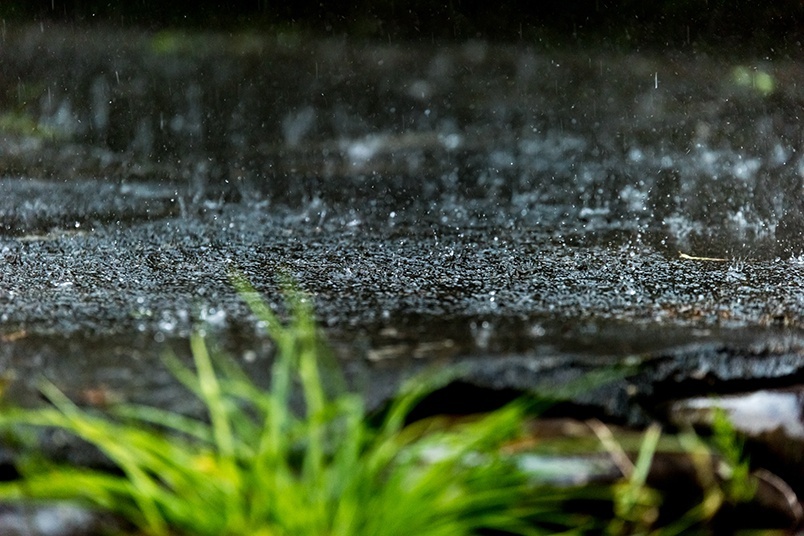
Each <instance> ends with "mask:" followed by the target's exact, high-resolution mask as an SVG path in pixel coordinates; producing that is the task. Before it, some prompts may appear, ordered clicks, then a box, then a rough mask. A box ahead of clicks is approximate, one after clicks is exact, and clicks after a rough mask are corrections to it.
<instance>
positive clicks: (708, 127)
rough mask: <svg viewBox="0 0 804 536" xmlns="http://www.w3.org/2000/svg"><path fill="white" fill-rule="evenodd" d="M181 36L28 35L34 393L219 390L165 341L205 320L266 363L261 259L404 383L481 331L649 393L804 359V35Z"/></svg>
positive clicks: (508, 379)
mask: <svg viewBox="0 0 804 536" xmlns="http://www.w3.org/2000/svg"><path fill="white" fill-rule="evenodd" d="M168 37H171V36H166V35H163V34H162V35H149V34H134V33H131V34H130V35H128V39H112V38H111V37H110V36H109V34H108V33H104V32H103V31H94V33H93V32H85V33H82V34H80V35H76V34H74V33H71V32H70V30H69V29H66V28H61V27H41V28H40V27H36V28H12V29H11V30H9V32H8V34H7V36H6V47H5V48H4V49H3V51H2V52H0V55H2V66H3V69H4V71H5V73H6V74H7V75H8V76H7V77H6V78H5V80H6V81H5V82H3V83H4V84H5V86H4V87H3V88H2V89H3V90H4V93H3V95H4V97H3V99H4V100H3V101H2V106H3V109H4V110H7V112H6V115H5V117H7V118H12V119H14V121H11V119H8V120H7V121H5V122H4V123H3V124H5V125H6V126H5V127H4V129H5V130H3V131H2V133H1V136H2V137H0V141H1V142H2V143H0V171H2V179H0V191H1V192H2V194H1V197H0V341H2V344H0V369H2V371H3V375H4V377H6V378H8V379H10V380H11V384H10V387H9V391H8V393H9V394H8V396H10V397H11V398H12V399H13V400H16V401H20V402H23V403H26V404H28V403H36V402H37V398H38V397H37V390H36V385H37V382H38V380H39V378H41V377H42V376H45V377H48V378H50V379H51V380H53V381H55V382H56V383H57V385H59V386H60V387H61V388H62V389H64V390H65V391H66V392H67V393H68V394H70V395H71V396H73V397H75V398H76V399H78V400H79V401H83V402H85V403H88V404H92V403H95V402H97V396H98V393H107V394H109V396H111V397H112V398H116V399H126V400H133V401H144V402H149V403H155V404H158V405H163V406H169V407H172V408H176V409H180V410H184V409H188V410H192V409H193V405H192V402H191V401H188V399H187V396H186V394H185V393H184V392H183V391H181V390H179V389H178V388H177V386H176V384H175V382H173V381H172V380H171V378H170V376H169V374H167V372H165V371H164V369H163V368H162V367H161V365H160V363H161V359H162V356H163V355H164V353H165V352H166V351H167V350H168V349H170V350H172V351H174V352H177V353H179V354H180V355H185V356H186V355H187V348H186V346H187V344H186V338H187V337H188V335H189V334H190V333H191V332H192V331H193V330H194V329H199V328H203V329H205V330H206V331H207V333H209V335H210V337H211V338H212V339H213V340H215V341H216V342H217V344H219V345H220V346H221V347H223V348H224V349H226V350H227V351H228V352H230V353H232V354H233V355H234V356H235V357H237V358H239V359H242V361H243V362H244V364H245V365H246V366H247V367H248V369H249V370H250V371H251V373H252V374H254V375H255V377H257V378H265V377H266V376H267V368H268V363H269V360H270V356H271V345H270V343H269V342H268V341H267V340H266V338H265V337H264V336H263V335H261V334H260V332H259V329H258V328H257V327H256V325H255V324H256V323H255V319H254V318H253V317H252V316H251V314H250V313H249V311H248V310H247V308H246V307H245V305H244V304H243V302H242V300H241V299H240V298H239V297H238V296H237V294H236V293H235V291H234V290H233V287H232V285H231V282H230V279H229V273H230V272H231V271H232V270H237V271H238V272H240V273H242V274H243V275H245V276H246V277H247V278H248V279H249V280H250V281H251V282H252V283H253V284H254V285H255V287H256V288H257V289H258V290H259V291H260V292H262V293H263V295H264V296H265V299H266V301H267V302H268V303H269V304H270V305H271V306H272V307H273V308H275V309H276V310H277V311H278V312H280V313H283V312H284V301H283V295H282V291H281V282H282V280H283V278H284V277H286V276H289V277H290V278H291V279H292V280H293V281H294V282H295V283H296V284H297V285H298V287H299V288H300V289H302V290H303V291H304V292H305V293H307V294H308V295H309V296H310V297H311V299H312V300H313V302H314V304H315V310H316V315H317V319H318V322H319V324H320V326H321V328H322V330H323V332H324V334H325V335H326V337H327V339H328V340H329V341H330V344H331V346H332V348H333V351H334V354H335V355H336V357H337V358H338V359H339V360H340V361H341V362H342V363H343V366H344V369H345V371H346V372H347V374H348V376H349V377H350V379H352V380H353V383H354V384H355V385H356V386H357V387H358V388H359V389H361V390H362V391H363V392H364V394H365V395H366V398H367V399H368V400H369V404H370V406H371V407H375V408H376V407H379V406H380V405H381V404H382V403H383V402H384V401H386V400H387V399H388V397H389V396H391V395H392V393H393V392H394V390H395V388H396V386H397V385H398V384H399V382H400V381H401V379H402V378H405V377H409V376H411V375H413V374H416V373H419V372H422V371H426V370H428V369H432V368H434V367H442V366H444V365H447V364H456V363H463V364H464V365H465V366H466V367H465V368H464V369H461V370H462V371H463V372H462V374H463V377H462V381H463V382H465V383H467V384H471V385H473V386H476V387H479V388H481V389H486V390H495V391H500V390H505V389H511V390H513V391H516V392H522V391H538V390H544V389H548V388H552V387H555V386H556V385H565V384H571V383H572V382H573V381H576V380H577V379H578V378H580V377H583V376H584V375H587V374H590V373H594V372H599V371H607V370H608V371H610V370H612V369H613V368H614V369H616V368H617V367H620V366H624V365H627V366H629V367H631V368H630V369H629V370H630V371H631V372H629V376H628V377H627V378H625V379H623V378H620V379H618V380H616V381H614V382H613V383H610V384H605V385H603V386H601V387H599V388H597V389H592V390H590V391H587V392H584V393H583V394H578V393H575V396H576V401H577V402H578V407H579V408H583V411H586V412H588V413H589V414H593V415H595V416H599V417H603V418H605V419H608V420H612V421H618V422H627V423H632V424H644V423H645V422H647V421H648V420H650V419H655V418H658V419H660V420H664V419H666V418H667V415H666V407H667V404H668V402H669V401H672V400H675V399H678V398H685V397H691V396H697V395H701V394H709V393H729V392H741V391H746V390H747V391H751V390H754V389H759V388H776V387H795V386H799V385H800V384H801V380H802V377H803V376H804V337H803V336H802V332H801V326H802V322H804V257H802V256H801V255H802V253H803V252H804V241H802V238H801V229H802V226H803V225H802V223H801V221H803V220H802V218H801V207H800V195H799V193H800V190H801V184H802V177H804V158H803V157H802V154H801V151H802V148H804V137H802V131H801V129H800V125H799V123H800V120H799V116H800V113H801V110H802V109H803V108H804V93H802V91H804V67H803V66H802V64H801V63H800V62H799V61H796V60H795V59H791V57H790V56H785V55H782V54H780V55H779V57H773V58H771V57H767V58H765V57H757V58H745V57H740V58H733V57H729V56H728V54H725V53H724V54H723V55H722V56H716V55H712V54H711V53H698V52H697V51H695V50H681V51H670V52H666V53H657V52H655V51H654V52H645V53H639V52H634V51H616V50H594V51H593V50H565V49H561V50H543V49H539V48H538V47H537V46H532V45H527V44H518V45H493V44H489V43H484V42H468V43H462V44H455V43H451V44H442V45H433V44H429V43H428V44H366V43H350V42H349V41H348V40H346V39H342V40H329V41H310V42H307V41H305V40H304V39H302V38H301V37H299V36H296V35H286V36H279V37H276V38H268V37H265V36H246V37H247V38H242V39H227V38H226V37H223V36H217V37H215V38H214V39H212V38H211V40H210V39H206V40H204V41H203V42H202V41H195V40H194V38H193V37H192V36H182V35H177V36H172V37H171V39H168ZM210 42H211V43H212V44H211V45H210V44H209V43H210ZM437 410H438V408H435V409H434V411H437ZM459 410H460V409H459V408H458V409H457V411H459ZM576 410H577V411H581V410H579V409H577V408H576Z"/></svg>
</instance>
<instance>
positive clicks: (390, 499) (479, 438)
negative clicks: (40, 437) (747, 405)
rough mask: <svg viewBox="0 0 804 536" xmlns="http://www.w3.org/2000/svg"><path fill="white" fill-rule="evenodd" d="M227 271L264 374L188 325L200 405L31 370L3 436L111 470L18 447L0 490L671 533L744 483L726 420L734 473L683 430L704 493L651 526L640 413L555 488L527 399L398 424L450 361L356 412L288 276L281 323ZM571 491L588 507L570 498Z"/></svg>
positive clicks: (142, 522) (261, 527)
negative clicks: (84, 397)
mask: <svg viewBox="0 0 804 536" xmlns="http://www.w3.org/2000/svg"><path fill="white" fill-rule="evenodd" d="M234 285H235V287H236V288H237V290H238V292H239V293H240V295H241V296H242V298H243V299H244V300H245V301H246V303H247V304H248V305H249V306H250V308H251V310H252V311H253V312H254V314H255V316H257V318H258V319H259V321H260V323H261V325H263V326H265V329H266V331H267V333H268V335H269V336H270V337H271V339H272V340H273V342H274V344H275V346H276V358H275V359H274V361H273V364H272V370H271V383H270V387H269V389H267V390H265V389H262V388H260V387H259V386H257V385H255V384H254V383H253V382H252V381H251V379H250V378H249V377H248V376H247V375H246V374H245V372H244V371H243V370H242V369H241V368H240V367H239V366H237V364H235V363H234V362H233V361H232V360H228V359H226V358H225V357H223V356H219V355H216V354H213V353H210V351H209V347H208V346H207V344H206V342H205V339H204V338H203V336H202V334H200V333H197V334H195V335H193V336H192V337H191V340H190V346H191V350H192V355H193V367H188V366H187V365H185V364H183V363H181V362H180V361H179V360H178V359H176V358H169V359H167V360H166V363H167V365H168V366H169V367H170V368H171V370H172V372H173V373H174V375H175V376H176V378H177V379H178V380H179V381H180V382H181V383H182V384H183V385H184V386H185V387H186V388H187V389H188V391H189V392H190V393H192V394H193V395H194V396H196V397H198V398H199V399H200V400H201V401H202V403H203V405H204V407H205V408H206V413H207V414H206V416H203V417H201V418H195V417H191V416H186V415H181V414H177V413H174V412H170V411H166V410H162V409H159V408H155V407H149V406H141V405H130V404H128V405H125V404H124V405H117V406H114V407H112V408H109V409H107V411H106V412H105V413H101V412H99V411H97V410H87V409H83V408H79V407H78V406H76V405H75V404H74V403H73V402H72V401H70V400H69V399H68V398H67V397H66V396H65V395H64V394H63V393H62V392H61V391H59V389H58V388H57V387H56V386H55V385H53V384H52V383H47V382H46V383H43V385H42V393H43V394H44V396H45V397H46V398H47V399H48V400H49V401H50V403H51V404H50V406H49V407H45V408H40V409H15V408H5V409H4V410H3V412H2V413H1V414H0V428H2V429H4V430H9V429H10V430H11V431H13V432H16V433H17V434H18V435H19V436H20V437H24V436H25V433H26V432H28V431H29V430H30V429H43V428H44V429H59V430H62V431H66V432H67V433H69V434H72V435H74V436H76V437H78V438H80V439H82V440H84V441H86V442H88V443H90V444H91V445H94V446H95V447H97V448H98V449H99V450H100V451H101V452H103V453H104V454H105V455H106V456H107V457H108V459H109V460H110V461H111V462H112V463H113V464H114V465H115V466H116V468H117V469H118V471H117V472H109V471H103V470H96V469H91V468H85V467H77V466H69V465H59V464H55V463H52V462H50V461H48V460H46V459H43V458H42V457H41V456H39V455H37V454H36V449H28V450H27V451H26V452H25V453H24V455H23V457H22V458H21V459H20V460H19V465H18V469H19V471H20V472H21V474H22V478H21V479H19V480H15V481H11V482H2V483H0V502H2V501H5V502H8V501H23V502H36V501H53V500H70V501H78V502H80V503H82V504H85V505H87V506H89V507H91V508H95V509H98V510H102V511H108V512H112V513H115V514H117V515H118V516H120V517H121V518H122V519H124V520H127V521H128V522H129V523H130V524H131V525H133V526H134V527H135V529H136V530H137V531H138V532H137V534H138V535H140V536H308V535H309V536H396V535H399V536H403V535H404V536H407V535H411V534H415V535H418V536H462V535H471V534H498V535H512V534H514V535H515V534H521V535H525V536H534V535H540V534H601V533H603V534H610V535H612V536H614V535H625V534H655V535H657V536H658V535H661V536H670V535H674V534H682V533H688V532H689V530H690V529H692V528H693V527H698V526H700V525H701V524H702V523H703V524H705V523H706V522H707V521H708V520H710V519H711V518H712V517H713V516H714V514H715V513H716V511H717V510H718V509H719V508H720V506H721V505H722V504H723V503H724V501H729V500H731V501H734V502H740V501H744V500H747V499H749V498H750V496H751V495H752V493H753V488H752V482H753V481H752V480H751V478H750V476H749V474H748V472H749V468H748V465H747V463H746V462H745V461H744V458H743V457H742V448H741V444H740V443H739V440H738V438H737V436H736V434H735V432H734V430H733V429H732V428H730V427H729V426H728V423H727V421H725V419H721V421H719V424H718V425H717V427H716V432H717V434H716V442H717V443H718V446H719V447H720V449H721V451H722V452H725V456H724V457H725V458H726V460H725V461H726V462H729V464H730V466H731V467H733V468H734V470H733V471H732V472H733V475H732V476H735V477H736V478H733V479H731V480H729V479H728V478H726V481H727V487H726V492H723V490H722V488H721V486H720V484H719V483H718V482H717V479H716V478H715V475H714V474H713V473H712V471H711V469H710V466H711V459H712V458H711V455H712V454H711V450H709V449H707V448H705V447H704V446H703V444H702V443H701V442H700V441H698V440H697V439H696V438H692V437H691V436H683V435H682V436H681V437H680V438H679V439H682V440H683V439H684V438H685V437H686V438H687V441H688V442H690V444H689V445H688V446H687V447H686V449H685V450H686V452H687V454H688V455H690V456H691V457H692V458H693V459H694V460H698V463H697V466H699V471H698V477H699V479H701V483H702V487H703V489H704V491H705V493H704V499H703V500H702V502H701V503H700V504H699V505H697V506H696V507H695V508H693V509H692V510H691V511H689V512H687V514H685V516H684V518H683V519H680V520H677V521H674V522H671V523H669V524H667V525H665V526H662V527H657V526H656V522H657V517H658V514H659V508H660V506H661V502H662V498H661V497H660V496H659V495H658V493H657V492H656V491H655V490H653V489H651V488H650V487H649V486H648V485H647V480H648V475H649V471H650V468H651V464H652V460H653V458H654V455H655V454H656V453H657V452H659V451H660V450H661V449H662V448H664V447H662V446H661V443H660V439H661V437H660V436H661V432H660V429H659V428H658V427H656V426H652V427H649V428H648V429H647V430H646V431H645V434H644V436H643V437H642V439H641V442H640V446H639V448H638V453H637V456H636V460H635V461H631V459H630V458H629V456H628V454H627V453H626V451H625V450H624V449H623V447H621V446H620V444H619V443H618V442H617V440H615V438H614V436H613V435H612V433H611V430H610V429H609V428H608V427H606V426H605V425H603V424H602V423H598V424H595V423H594V422H590V423H588V425H589V426H590V427H591V428H592V429H593V431H594V432H595V434H596V435H597V437H598V441H599V444H598V446H599V447H601V448H602V450H603V452H606V453H608V455H609V456H610V458H611V460H612V461H613V462H614V463H615V464H616V465H617V466H618V467H619V468H620V469H621V472H622V474H623V475H624V478H623V479H621V480H620V481H619V482H617V483H615V484H614V485H599V486H594V485H585V486H563V487H562V486H557V485H551V484H549V481H550V478H549V476H548V473H547V472H544V473H539V470H538V469H536V470H534V469H532V468H531V469H527V468H526V467H525V466H526V465H527V464H526V463H524V459H523V458H518V457H517V455H516V452H517V448H518V447H517V446H516V445H517V444H518V442H523V443H522V444H528V441H533V440H534V439H533V438H528V436H527V432H526V430H525V428H526V426H525V425H526V422H527V417H528V415H527V414H528V413H529V412H530V411H531V410H532V408H533V406H532V405H529V404H527V403H526V402H524V401H522V400H520V401H516V402H514V403H511V404H509V405H507V406H505V407H503V408H501V409H499V410H496V411H494V412H491V413H488V414H486V415H484V416H480V417H475V418H466V419H461V420H458V421H457V422H456V421H455V420H448V419H445V418H431V419H427V420H423V421H418V422H414V423H413V424H407V417H408V415H409V413H410V411H411V410H412V409H413V408H414V407H415V406H416V404H417V403H418V402H419V401H421V400H422V399H423V398H424V397H425V396H427V395H428V394H430V393H431V392H432V391H433V390H434V389H437V388H439V387H441V386H443V385H445V384H446V383H447V382H449V381H450V380H451V379H452V378H453V375H454V371H452V372H450V371H445V372H442V373H439V374H437V375H434V376H432V377H430V378H428V379H422V378H417V379H416V380H415V381H411V382H408V383H407V384H405V385H403V387H402V388H401V390H400V392H399V394H398V396H397V398H396V399H395V401H394V402H393V403H392V405H391V407H390V409H389V410H388V411H387V412H385V413H384V417H383V418H382V419H383V420H382V422H381V423H379V424H373V423H374V419H370V418H369V415H368V414H367V411H366V408H365V407H364V402H363V399H362V397H361V396H360V395H358V394H356V393H352V392H349V391H347V390H346V389H343V388H340V389H334V388H331V387H330V385H332V384H336V385H342V383H343V382H342V381H339V379H338V378H333V376H337V371H334V370H330V369H324V368H323V367H322V366H321V363H320V358H321V355H322V349H323V343H322V341H321V339H320V337H319V333H318V330H317V328H316V325H315V322H314V316H313V312H312V309H311V305H310V302H309V300H307V299H306V298H305V297H304V296H303V295H301V294H300V293H298V292H292V291H291V292H289V293H288V301H289V312H290V314H289V318H290V319H289V321H288V322H286V323H283V322H281V321H280V320H279V319H278V318H277V316H276V315H275V314H274V313H273V312H272V311H271V309H270V308H269V307H267V305H266V304H265V303H264V302H263V300H262V298H261V297H260V296H259V294H258V293H257V292H256V291H255V290H254V288H252V287H251V286H250V285H249V284H248V282H246V281H245V280H244V279H242V278H241V277H237V276H235V277H234ZM340 380H342V378H341V379H340ZM299 399H301V403H299ZM536 441H537V442H542V443H544V442H545V441H546V442H547V443H549V439H547V440H543V439H536ZM545 446H547V447H548V451H549V450H550V448H549V447H550V445H549V444H546V445H545ZM593 452H594V451H593ZM541 471H545V469H541ZM729 486H730V487H729ZM583 504H585V505H586V506H587V507H589V506H593V505H598V506H593V507H592V508H586V509H583V508H581V509H580V510H579V509H578V505H583ZM600 505H603V507H602V508H603V512H604V513H603V514H602V515H601V513H600V508H599V506H600ZM607 510H608V512H609V513H605V512H606V511H607ZM582 512H587V513H582ZM594 512H597V513H594Z"/></svg>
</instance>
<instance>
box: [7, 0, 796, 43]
mask: <svg viewBox="0 0 804 536" xmlns="http://www.w3.org/2000/svg"><path fill="white" fill-rule="evenodd" d="M0 17H2V18H3V19H5V20H9V21H20V20H24V21H30V20H35V21H70V22H77V23H87V22H101V23H106V24H115V25H123V26H126V27H137V26H142V27H146V28H152V29H158V28H165V27H188V28H194V29H197V28H203V29H222V30H232V29H243V28H257V29H265V28H270V27H278V28H283V29H297V30H299V31H307V32H312V33H316V34H318V33H320V34H349V35H350V36H353V37H356V38H369V39H385V40H387V39H438V40H452V39H466V38H474V37H479V38H486V39H493V40H503V41H511V40H520V39H522V40H528V39H534V38H537V39H539V40H543V41H547V42H556V43H562V44H572V43H574V42H578V43H581V44H584V43H587V42H588V41H590V40H591V41H600V40H604V41H605V42H607V43H612V44H615V45H624V46H634V45H637V46H639V45H645V46H652V45H653V46H668V45H669V46H685V45H691V44H702V43H703V44H711V45H714V46H724V45H727V46H739V47H747V48H751V47H754V48H756V47H770V48H774V47H780V48H786V49H790V48H794V49H800V47H801V41H802V28H804V1H802V0H772V1H757V0H654V1H645V0H512V1H507V2H489V1H488V0H446V1H441V2H433V1H432V0H409V1H400V0H354V1H350V2H331V1H322V0H297V1H294V2H281V1H273V0H232V1H229V2H221V1H219V0H218V1H216V0H172V1H170V2H165V1H163V0H158V1H157V0H129V1H125V2H123V1H117V2H110V1H109V0H33V1H32V0H0Z"/></svg>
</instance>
